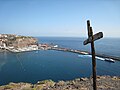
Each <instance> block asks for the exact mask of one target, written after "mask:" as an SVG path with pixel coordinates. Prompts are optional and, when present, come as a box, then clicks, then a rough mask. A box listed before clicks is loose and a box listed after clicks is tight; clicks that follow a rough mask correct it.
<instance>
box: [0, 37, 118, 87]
mask: <svg viewBox="0 0 120 90" xmlns="http://www.w3.org/2000/svg"><path fill="white" fill-rule="evenodd" d="M83 40H84V39H83V38H48V37H40V38H39V41H40V42H42V43H55V44H58V45H59V46H63V47H68V48H74V49H80V50H87V51H89V48H90V46H89V45H88V46H83V45H82V42H83ZM113 42H114V44H113ZM95 45H96V50H97V53H104V54H106V55H114V56H120V47H119V45H120V39H112V40H111V39H102V40H100V41H97V42H96V43H95ZM119 68H120V62H119V61H116V62H115V63H109V62H105V61H101V60H97V74H98V75H117V76H120V70H119ZM91 72H92V70H91V58H90V57H78V54H75V53H69V52H61V51H53V50H50V51H44V50H41V51H32V52H23V53H17V54H15V53H10V52H4V53H0V85H4V84H8V83H9V82H31V83H36V82H37V81H38V80H45V79H52V80H54V81H58V80H71V79H75V78H78V77H89V76H91Z"/></svg>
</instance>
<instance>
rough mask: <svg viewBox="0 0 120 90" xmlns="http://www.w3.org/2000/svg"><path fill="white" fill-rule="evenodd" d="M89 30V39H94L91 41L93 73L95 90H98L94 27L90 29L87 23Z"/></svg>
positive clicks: (88, 22)
mask: <svg viewBox="0 0 120 90" xmlns="http://www.w3.org/2000/svg"><path fill="white" fill-rule="evenodd" d="M87 29H88V38H90V37H92V41H91V53H92V71H93V90H97V85H96V59H95V48H94V37H93V31H92V27H90V21H89V20H88V21H87Z"/></svg>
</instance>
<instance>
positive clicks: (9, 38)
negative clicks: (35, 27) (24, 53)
mask: <svg viewBox="0 0 120 90" xmlns="http://www.w3.org/2000/svg"><path fill="white" fill-rule="evenodd" d="M37 44H38V41H37V39H36V38H33V37H29V36H20V35H14V34H0V47H1V48H5V47H9V48H14V49H15V48H23V47H27V46H29V45H37Z"/></svg>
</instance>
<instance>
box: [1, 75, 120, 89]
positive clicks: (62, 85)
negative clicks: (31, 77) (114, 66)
mask: <svg viewBox="0 0 120 90" xmlns="http://www.w3.org/2000/svg"><path fill="white" fill-rule="evenodd" d="M0 90H93V89H92V78H77V79H75V80H70V81H59V82H54V81H52V80H45V81H38V82H37V83H36V84H31V83H9V84H8V85H4V86H0ZM97 90H120V77H118V76H113V77H111V76H97Z"/></svg>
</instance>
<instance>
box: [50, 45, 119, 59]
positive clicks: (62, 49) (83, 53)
mask: <svg viewBox="0 0 120 90" xmlns="http://www.w3.org/2000/svg"><path fill="white" fill-rule="evenodd" d="M48 50H57V51H64V52H72V53H77V54H82V55H91V53H90V52H87V51H81V50H74V49H69V48H61V47H51V48H49V49H48ZM95 56H97V57H100V58H109V59H113V60H118V61H120V57H115V56H108V55H104V54H96V55H95Z"/></svg>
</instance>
